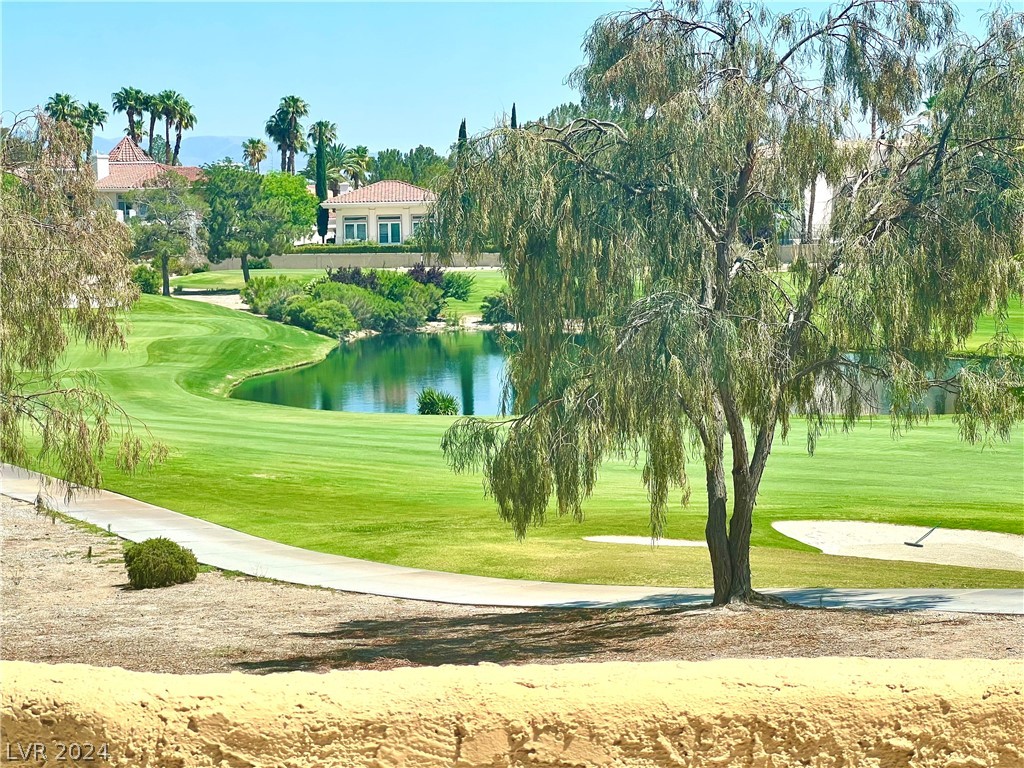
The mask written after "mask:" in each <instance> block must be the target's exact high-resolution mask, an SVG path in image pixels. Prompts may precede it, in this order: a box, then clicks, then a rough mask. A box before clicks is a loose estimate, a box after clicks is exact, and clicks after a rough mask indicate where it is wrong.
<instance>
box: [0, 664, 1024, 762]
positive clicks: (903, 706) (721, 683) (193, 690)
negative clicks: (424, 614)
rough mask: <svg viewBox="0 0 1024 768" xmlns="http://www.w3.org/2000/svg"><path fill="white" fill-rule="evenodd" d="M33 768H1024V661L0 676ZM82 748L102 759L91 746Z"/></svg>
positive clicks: (12, 668) (13, 738)
mask: <svg viewBox="0 0 1024 768" xmlns="http://www.w3.org/2000/svg"><path fill="white" fill-rule="evenodd" d="M0 673H2V676H3V693H2V705H3V709H2V716H3V722H2V725H3V741H4V743H3V744H2V745H0V750H2V751H3V754H4V756H5V757H6V756H9V755H10V754H12V753H13V754H15V755H17V754H19V752H18V750H22V753H23V751H24V750H25V749H28V748H29V745H32V744H42V745H44V747H45V749H46V751H47V757H48V759H51V760H52V757H53V755H55V754H56V750H58V749H59V746H57V745H58V743H64V744H78V745H91V748H92V749H93V750H96V749H100V748H101V747H100V745H102V744H106V745H107V750H108V753H109V758H110V760H109V762H106V763H101V762H95V761H93V762H85V761H83V762H80V763H76V762H74V761H70V762H69V761H64V762H57V761H52V762H46V763H39V762H38V761H37V762H28V763H26V764H32V765H39V764H46V765H75V764H80V765H93V766H95V765H101V764H106V765H117V766H153V767H157V766H159V767H160V768H165V767H166V766H177V767H178V768H188V767H190V766H235V767H242V766H288V767H292V766H294V767H296V768H298V767H299V766H302V767H303V768H305V767H306V766H318V767H319V768H328V767H333V766H337V767H338V768H357V767H364V766H365V767H366V768H370V767H371V766H372V767H373V768H399V767H402V768H417V767H419V766H424V767H427V766H430V767H433V766H458V767H460V768H469V767H470V766H531V768H540V767H541V766H559V767H560V768H567V767H568V766H575V767H577V768H588V767H590V766H608V767H609V768H611V767H612V766H615V767H617V768H628V767H630V766H645V767H646V766H673V767H674V768H679V767H680V766H686V767H687V768H704V767H706V766H717V767H718V768H723V767H725V766H759V767H761V768H769V767H770V768H780V767H781V766H815V767H816V768H839V767H840V766H843V767H849V766H858V767H859V768H891V767H894V766H914V767H915V768H1019V767H1020V766H1021V765H1024V746H1022V740H1024V696H1022V688H1024V662H1019V661H983V660H962V661H934V660H896V661H892V660H868V659H837V658H822V659H749V660H747V659H743V660H724V661H713V662H698V663H687V662H680V663H666V662H658V663H649V664H629V663H609V664H568V665H557V666H539V665H532V666H521V667H498V666H495V665H480V666H476V667H439V668H416V669H412V668H410V669H397V670H391V671H387V672H332V673H328V674H324V675H317V674H312V673H303V672H291V673H284V674H274V675H268V676H265V677H259V676H252V675H243V674H241V673H234V674H215V675H202V676H173V675H155V674H144V673H137V672H126V671H124V670H122V669H116V668H114V669H99V668H95V667H89V666H84V665H53V666H50V665H44V664H29V663H24V662H3V663H2V664H0ZM87 748H88V747H87Z"/></svg>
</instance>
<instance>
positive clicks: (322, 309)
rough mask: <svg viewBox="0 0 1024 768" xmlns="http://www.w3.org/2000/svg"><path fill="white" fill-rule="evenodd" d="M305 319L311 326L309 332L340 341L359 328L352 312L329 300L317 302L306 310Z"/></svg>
mask: <svg viewBox="0 0 1024 768" xmlns="http://www.w3.org/2000/svg"><path fill="white" fill-rule="evenodd" d="M307 317H308V318H309V319H310V321H311V322H312V324H313V327H312V328H310V330H312V331H315V332H316V333H322V334H323V335H324V336H330V337H332V338H335V339H340V338H342V337H343V336H345V335H346V334H348V333H351V332H352V331H355V330H357V329H358V328H359V324H358V323H357V322H356V319H355V317H353V316H352V311H351V310H350V309H349V308H348V307H346V306H345V305H344V304H342V303H340V302H337V301H333V300H331V299H328V300H327V301H318V302H317V303H316V304H314V305H313V306H312V307H311V308H310V309H309V310H308V312H307Z"/></svg>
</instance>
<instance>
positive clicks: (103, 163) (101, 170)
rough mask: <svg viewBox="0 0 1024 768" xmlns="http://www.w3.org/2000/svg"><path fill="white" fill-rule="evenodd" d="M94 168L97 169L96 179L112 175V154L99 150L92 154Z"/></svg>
mask: <svg viewBox="0 0 1024 768" xmlns="http://www.w3.org/2000/svg"><path fill="white" fill-rule="evenodd" d="M92 169H93V170H94V171H96V181H99V180H100V179H104V178H106V177H107V176H109V175H110V155H101V154H99V153H98V152H97V153H96V154H95V155H93V156H92Z"/></svg>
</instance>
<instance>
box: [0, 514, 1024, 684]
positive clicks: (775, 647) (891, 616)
mask: <svg viewBox="0 0 1024 768" xmlns="http://www.w3.org/2000/svg"><path fill="white" fill-rule="evenodd" d="M0 523H2V525H0V532H2V536H0V545H2V558H0V565H2V568H0V576H2V583H0V587H2V591H0V597H2V606H3V610H2V616H0V638H2V646H0V648H2V653H0V655H2V658H4V659H11V660H21V661H37V662H48V663H57V662H80V663H88V664H94V665H100V666H120V667H124V668H126V669H132V670H138V671H147V672H173V673H179V674H181V673H203V672H220V671H231V670H241V671H246V672H257V673H262V672H274V671H284V670H296V669H301V670H310V671H327V670H330V669H345V668H359V669H387V668H391V667H397V666H415V665H431V666H433V665H440V664H476V663H479V662H485V661H486V662H496V663H503V664H524V663H560V662H561V663H564V662H573V661H655V660H673V659H678V660H691V661H697V660H705V659H715V658H751V657H753V658H772V657H787V656H788V657H814V656H865V657H875V658H912V657H924V658H937V659H956V658H969V657H976V658H987V659H1000V658H1016V659H1020V658H1024V617H1020V616H983V615H973V614H953V613H941V612H915V613H895V612H884V613H883V612H865V611H846V610H842V611H835V610H833V611H824V610H812V609H799V608H789V609H761V608H758V609H752V608H730V609H714V610H712V609H696V610H695V609H665V608H657V609H653V608H641V609H628V610H626V609H617V610H578V609H577V610H551V609H532V610H520V609H509V608H491V607H478V606H455V605H446V604H442V603H428V602H419V601H412V600H398V599H393V598H385V597H375V596H370V595H360V594H355V593H348V592H335V591H331V590H324V589H314V588H307V587H298V586H293V585H289V584H281V583H276V582H269V581H263V580H259V579H254V578H249V577H241V576H236V575H232V574H225V573H222V572H219V571H207V572H204V573H201V574H199V577H198V578H197V579H196V581H195V582H193V583H191V584H182V585H178V586H175V587H169V588H167V589H157V590H143V591H135V590H132V589H130V588H128V587H127V579H126V576H125V571H124V565H123V562H122V560H121V541H120V539H118V538H116V537H113V536H109V535H104V534H103V533H101V532H98V531H95V530H94V529H86V528H85V527H83V526H81V525H77V524H73V523H71V522H67V521H65V520H62V519H60V518H56V519H51V518H50V517H47V516H43V515H39V514H37V513H36V512H35V510H34V509H33V508H32V507H31V506H30V505H27V504H21V503H17V502H13V501H11V500H9V499H2V500H0ZM90 548H91V557H89V554H90Z"/></svg>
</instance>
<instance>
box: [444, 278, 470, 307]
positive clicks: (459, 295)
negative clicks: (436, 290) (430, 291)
mask: <svg viewBox="0 0 1024 768" xmlns="http://www.w3.org/2000/svg"><path fill="white" fill-rule="evenodd" d="M475 282H476V278H475V277H473V276H472V275H470V274H468V273H467V272H445V273H444V282H443V284H442V285H441V290H442V291H443V292H444V297H445V298H446V299H458V300H459V301H468V300H469V294H470V292H471V291H472V290H473V283H475Z"/></svg>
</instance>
